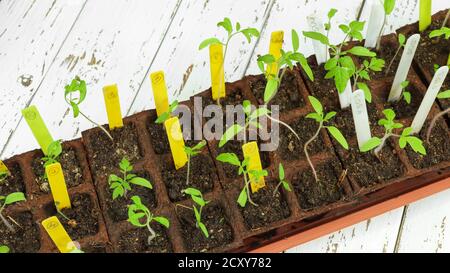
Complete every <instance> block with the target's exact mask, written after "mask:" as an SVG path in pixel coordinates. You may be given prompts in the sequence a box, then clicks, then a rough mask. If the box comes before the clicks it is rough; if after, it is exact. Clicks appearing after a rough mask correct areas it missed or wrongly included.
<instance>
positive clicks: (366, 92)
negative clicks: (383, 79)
mask: <svg viewBox="0 0 450 273" xmlns="http://www.w3.org/2000/svg"><path fill="white" fill-rule="evenodd" d="M356 86H358V88H359V89H362V91H364V97H365V99H366V101H367V102H368V103H371V102H372V92H370V89H369V86H367V84H365V83H363V82H357V83H356Z"/></svg>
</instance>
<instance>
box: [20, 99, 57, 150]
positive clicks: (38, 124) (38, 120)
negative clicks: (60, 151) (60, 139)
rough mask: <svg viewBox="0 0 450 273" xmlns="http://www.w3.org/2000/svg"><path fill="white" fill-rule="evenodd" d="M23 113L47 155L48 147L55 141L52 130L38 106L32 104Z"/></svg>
mask: <svg viewBox="0 0 450 273" xmlns="http://www.w3.org/2000/svg"><path fill="white" fill-rule="evenodd" d="M22 115H23V117H24V118H25V120H26V121H27V123H28V126H29V127H30V129H31V132H33V135H34V138H36V140H37V142H38V143H39V146H41V149H42V152H43V153H44V154H45V155H47V148H48V146H49V145H50V143H52V142H53V138H52V136H51V135H50V132H49V131H48V129H47V126H45V123H44V120H43V119H42V117H41V114H39V111H38V109H37V108H36V106H34V105H32V106H30V107H28V108H25V109H23V110H22Z"/></svg>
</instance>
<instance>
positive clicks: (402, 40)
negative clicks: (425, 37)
mask: <svg viewBox="0 0 450 273" xmlns="http://www.w3.org/2000/svg"><path fill="white" fill-rule="evenodd" d="M405 42H406V37H405V35H403V34H401V33H400V34H398V43H399V44H400V46H403V45H405Z"/></svg>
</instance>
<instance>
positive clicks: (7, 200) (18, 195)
mask: <svg viewBox="0 0 450 273" xmlns="http://www.w3.org/2000/svg"><path fill="white" fill-rule="evenodd" d="M22 201H26V199H25V195H24V194H23V192H13V193H10V194H8V195H7V196H0V205H1V207H0V219H1V220H2V222H3V223H4V224H5V226H6V227H7V228H8V229H9V230H10V231H11V232H15V229H14V227H13V226H12V225H11V224H10V223H9V222H8V220H6V218H5V217H4V216H3V214H2V212H3V210H4V209H5V207H6V206H7V205H11V204H13V203H17V202H22Z"/></svg>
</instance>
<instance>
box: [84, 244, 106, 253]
mask: <svg viewBox="0 0 450 273" xmlns="http://www.w3.org/2000/svg"><path fill="white" fill-rule="evenodd" d="M81 249H82V250H83V251H84V252H85V253H107V250H106V245H105V244H104V243H96V242H88V243H87V244H85V245H83V246H82V247H81Z"/></svg>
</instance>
